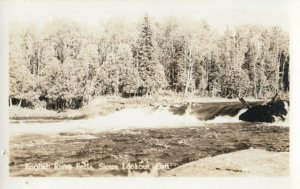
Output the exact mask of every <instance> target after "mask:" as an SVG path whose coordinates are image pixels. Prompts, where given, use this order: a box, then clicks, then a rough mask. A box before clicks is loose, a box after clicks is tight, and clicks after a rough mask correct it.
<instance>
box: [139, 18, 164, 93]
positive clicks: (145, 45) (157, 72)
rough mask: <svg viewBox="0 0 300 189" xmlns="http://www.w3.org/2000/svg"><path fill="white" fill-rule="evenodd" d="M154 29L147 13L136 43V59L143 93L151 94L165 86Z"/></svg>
mask: <svg viewBox="0 0 300 189" xmlns="http://www.w3.org/2000/svg"><path fill="white" fill-rule="evenodd" d="M152 35H153V34H152V30H151V26H150V23H149V18H148V16H147V15H145V17H144V21H143V23H142V29H141V32H140V35H139V38H138V40H137V44H136V55H135V58H136V61H137V67H138V72H139V76H140V78H141V86H140V89H141V90H142V91H141V92H142V93H147V94H151V93H153V92H156V91H157V90H158V89H161V88H163V87H165V85H166V78H165V74H164V70H163V67H162V65H161V64H160V62H159V61H158V58H157V54H156V52H155V50H156V49H155V46H154V42H153V39H152V38H153V36H152Z"/></svg>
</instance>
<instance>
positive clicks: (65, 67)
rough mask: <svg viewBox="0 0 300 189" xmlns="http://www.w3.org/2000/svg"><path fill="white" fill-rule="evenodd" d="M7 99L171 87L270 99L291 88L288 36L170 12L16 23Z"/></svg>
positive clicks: (50, 101) (82, 101)
mask: <svg viewBox="0 0 300 189" xmlns="http://www.w3.org/2000/svg"><path fill="white" fill-rule="evenodd" d="M9 65H10V66H9V90H10V96H9V104H10V105H12V104H19V105H22V106H29V107H45V108H47V109H56V110H61V109H64V108H80V107H82V106H83V105H86V104H88V103H89V101H90V100H91V99H93V98H94V97H96V96H100V95H116V96H122V97H132V96H144V95H154V94H163V93H164V92H167V91H172V93H174V94H182V95H193V96H200V97H202V96H206V97H222V98H237V97H254V98H269V97H271V96H274V94H275V93H276V92H279V93H280V94H285V95H287V94H288V91H289V35H288V33H287V32H285V31H283V30H282V29H281V28H280V27H275V26H274V27H263V26H259V25H250V24H248V25H239V26H236V27H235V28H229V27H228V28H226V30H225V31H224V32H222V33H220V32H218V31H217V30H215V29H214V28H212V27H211V26H210V25H209V24H208V23H207V22H206V21H196V20H185V19H182V18H176V17H170V18H166V19H164V20H160V21H155V20H154V19H151V17H149V16H148V15H145V16H144V17H143V18H141V19H140V20H139V21H138V22H137V23H129V22H127V21H126V20H124V19H122V18H111V19H109V20H107V21H106V22H103V23H99V25H96V26H93V27H92V26H89V25H84V24H82V23H77V22H75V21H73V20H70V19H67V18H59V19H55V20H52V21H50V22H48V23H45V24H43V25H37V24H20V23H12V24H11V27H10V39H9Z"/></svg>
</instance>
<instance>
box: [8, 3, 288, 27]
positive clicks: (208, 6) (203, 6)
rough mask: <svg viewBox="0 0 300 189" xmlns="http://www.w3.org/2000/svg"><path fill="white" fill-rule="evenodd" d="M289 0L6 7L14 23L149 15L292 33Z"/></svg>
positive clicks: (92, 20) (37, 4)
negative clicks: (257, 25) (272, 26)
mask: <svg viewBox="0 0 300 189" xmlns="http://www.w3.org/2000/svg"><path fill="white" fill-rule="evenodd" d="M289 2H290V1H289V0H198V1H196V0H194V1H192V0H181V1H179V0H177V1H170V0H169V1H167V0H164V1H163V0H160V1H159V0H156V1H155V0H152V1H145V0H140V1H125V0H123V1H116V0H115V1H103V0H102V1H63V2H61V1H43V2H37V1H29V2H14V3H10V4H8V5H7V6H5V8H4V11H5V13H4V15H5V16H7V17H8V19H9V20H11V21H20V22H24V21H25V22H31V21H34V22H38V23H43V22H46V21H49V20H51V19H53V18H55V17H70V18H72V19H75V20H77V21H80V22H85V23H88V24H96V23H99V22H101V21H105V20H106V19H108V18H109V17H112V16H122V17H126V18H127V20H132V21H136V20H137V19H140V18H141V17H142V15H144V14H145V13H146V12H147V13H148V14H149V15H150V16H151V17H154V18H155V19H156V20H159V19H161V18H163V17H168V16H178V17H182V16H183V17H186V18H193V19H199V20H201V19H205V20H206V21H207V22H208V23H209V24H210V25H211V26H213V27H214V28H216V29H218V30H220V31H223V30H224V29H225V28H226V26H229V27H234V26H235V25H237V24H244V23H251V24H261V25H266V26H270V25H279V26H281V27H283V29H285V30H286V31H288V30H289V20H290V18H289V17H290V13H289V11H288V10H289V7H290V3H289Z"/></svg>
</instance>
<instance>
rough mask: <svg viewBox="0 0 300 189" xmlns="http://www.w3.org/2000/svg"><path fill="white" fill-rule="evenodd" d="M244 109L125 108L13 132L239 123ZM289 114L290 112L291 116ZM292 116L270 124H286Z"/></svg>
mask: <svg viewBox="0 0 300 189" xmlns="http://www.w3.org/2000/svg"><path fill="white" fill-rule="evenodd" d="M245 111H246V109H242V110H240V111H239V113H238V114H237V115H236V116H234V117H231V116H217V117H215V118H214V119H212V120H207V121H203V120H199V119H198V118H197V117H196V116H195V115H193V114H191V110H190V108H187V110H186V113H185V114H184V115H174V114H173V113H172V112H170V111H169V108H167V107H157V108H134V109H123V110H121V111H117V112H114V113H111V114H109V115H106V116H97V117H94V118H89V119H85V120H72V121H62V122H56V123H13V124H10V126H11V127H10V133H11V134H25V133H59V132H70V131H72V132H77V131H78V132H99V131H107V130H119V129H132V128H176V127H191V126H204V125H206V124H222V123H238V122H242V121H240V120H239V118H238V117H239V115H240V114H242V113H243V112H245ZM287 117H288V116H287ZM287 122H288V119H287V120H286V121H285V122H283V121H276V122H275V123H272V124H269V125H278V126H286V125H288V123H287Z"/></svg>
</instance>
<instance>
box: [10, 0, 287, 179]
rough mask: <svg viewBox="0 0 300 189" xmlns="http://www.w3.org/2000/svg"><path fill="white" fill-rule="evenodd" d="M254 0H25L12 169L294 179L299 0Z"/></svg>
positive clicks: (40, 173) (18, 25) (17, 42)
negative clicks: (292, 27) (293, 78)
mask: <svg viewBox="0 0 300 189" xmlns="http://www.w3.org/2000/svg"><path fill="white" fill-rule="evenodd" d="M243 2H245V1H243ZM247 2H248V5H246V6H241V4H242V3H241V2H238V1H237V0H236V1H233V0H228V1H214V0H211V1H208V0H200V1H173V2H172V1H161V2H160V1H145V2H137V1H97V2H93V1H92V2H87V3H84V2H80V3H81V4H78V2H73V1H65V2H63V3H58V4H55V3H53V4H51V3H50V4H49V3H48V4H47V3H36V4H35V3H34V2H33V3H29V4H26V3H25V4H24V3H23V4H22V6H18V3H16V4H15V5H14V6H13V11H12V12H11V17H10V20H9V45H8V51H9V67H8V69H9V80H8V82H9V96H8V98H7V107H8V110H9V176H10V177H224V176H233V177H237V178H240V177H242V176H243V177H245V176H247V177H248V176H255V177H273V176H276V177H278V176H289V175H290V119H289V109H290V108H289V107H290V72H289V70H290V68H289V65H290V50H289V49H290V31H289V12H288V7H289V1H283V0H274V1H273V2H272V3H270V1H269V0H265V1H258V0H253V1H247Z"/></svg>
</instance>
